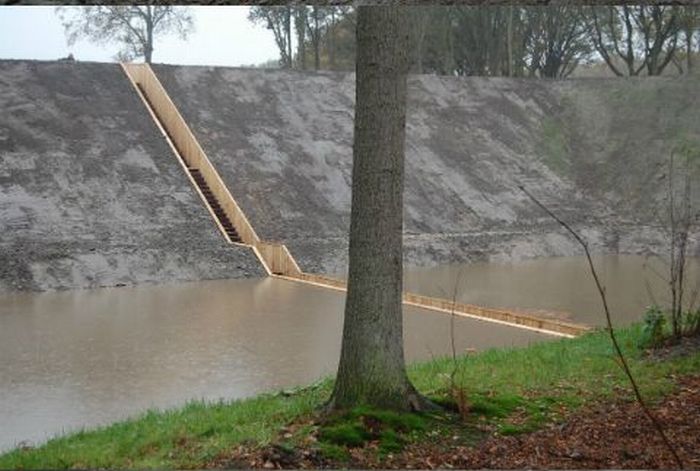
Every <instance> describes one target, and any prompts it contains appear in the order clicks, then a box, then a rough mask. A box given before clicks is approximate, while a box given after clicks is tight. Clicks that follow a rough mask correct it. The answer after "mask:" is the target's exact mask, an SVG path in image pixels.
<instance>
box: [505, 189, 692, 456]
mask: <svg viewBox="0 0 700 471" xmlns="http://www.w3.org/2000/svg"><path fill="white" fill-rule="evenodd" d="M518 188H520V190H521V191H522V192H523V193H525V194H526V195H527V196H528V197H529V198H530V199H531V200H532V201H533V202H534V203H535V204H536V205H537V206H539V207H540V208H541V209H542V210H543V211H544V212H545V213H547V214H548V215H549V216H550V217H551V218H552V219H554V220H555V221H557V222H558V223H559V224H560V225H561V226H562V227H563V228H564V229H566V230H567V231H568V232H569V234H571V235H572V236H573V238H574V239H576V241H577V242H578V243H579V245H581V247H582V248H583V251H584V252H585V253H586V259H587V260H588V267H589V268H590V270H591V275H592V276H593V280H594V281H595V285H596V287H597V288H598V293H599V294H600V299H601V301H602V302H603V309H604V311H605V320H606V322H607V326H608V333H609V334H610V340H611V341H612V344H613V347H614V349H615V352H616V354H617V356H618V358H619V359H620V365H621V366H622V369H623V371H624V372H625V375H626V376H627V378H628V379H629V382H630V384H631V385H632V389H633V390H634V395H635V397H636V398H637V402H638V403H639V405H640V406H641V407H642V410H643V411H644V414H645V415H646V416H647V417H648V418H649V420H650V421H651V423H652V424H653V425H654V427H655V428H656V431H657V432H658V433H659V436H660V437H661V439H662V440H663V442H664V444H665V445H666V448H668V450H669V452H670V453H671V455H673V459H674V460H675V461H676V465H677V466H678V468H679V469H683V462H682V461H681V459H680V457H679V456H678V453H677V452H676V450H675V448H673V445H671V442H670V441H669V439H668V437H667V436H666V433H665V432H664V429H663V427H662V426H661V423H659V421H658V420H656V417H654V415H653V414H652V413H651V411H650V410H649V408H648V407H647V405H646V402H644V399H643V398H642V395H641V393H640V391H639V387H638V386H637V382H636V381H635V379H634V376H633V375H632V371H631V370H630V368H629V365H628V364H627V360H626V359H625V356H624V354H623V353H622V349H621V348H620V345H619V343H618V341H617V337H616V335H615V330H614V329H613V325H612V318H611V316H610V309H609V308H608V300H607V297H606V296H605V288H604V287H603V285H602V283H601V282H600V278H598V273H597V272H596V269H595V266H594V265H593V259H592V258H591V252H590V251H589V250H588V244H587V243H586V241H585V240H583V238H582V237H581V236H580V235H579V234H578V233H577V232H576V231H575V230H574V229H572V228H571V226H569V225H568V224H567V223H566V222H564V221H563V220H562V219H560V218H559V217H558V216H557V215H556V214H554V213H553V212H552V211H550V210H549V208H547V207H546V206H545V205H544V204H542V203H540V201H539V200H538V199H537V198H535V197H534V196H533V195H532V194H531V193H530V192H529V191H527V190H526V189H525V187H524V186H522V185H518Z"/></svg>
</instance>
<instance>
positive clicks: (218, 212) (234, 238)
mask: <svg viewBox="0 0 700 471" xmlns="http://www.w3.org/2000/svg"><path fill="white" fill-rule="evenodd" d="M187 171H188V172H190V175H192V179H193V180H194V181H195V183H196V184H197V186H198V187H199V191H201V192H202V195H204V199H206V200H207V204H208V205H209V207H210V208H211V210H212V211H213V212H214V215H215V216H216V218H217V219H218V220H219V223H221V227H223V228H224V231H225V232H226V235H228V238H229V239H230V240H231V242H238V243H241V237H240V236H239V235H238V231H236V228H235V227H234V226H233V223H232V222H231V220H230V219H229V218H228V216H227V215H226V212H225V211H224V208H222V207H221V205H220V204H219V202H218V201H217V200H216V196H214V193H213V192H212V191H211V188H209V185H208V184H207V182H206V181H205V180H204V176H202V172H201V171H200V170H199V169H197V168H194V167H190V166H188V167H187Z"/></svg>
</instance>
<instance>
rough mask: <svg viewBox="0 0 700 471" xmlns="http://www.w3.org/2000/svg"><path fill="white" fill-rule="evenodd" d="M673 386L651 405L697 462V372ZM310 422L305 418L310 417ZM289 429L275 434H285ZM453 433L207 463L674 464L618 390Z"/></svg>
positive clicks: (235, 453) (239, 454)
mask: <svg viewBox="0 0 700 471" xmlns="http://www.w3.org/2000/svg"><path fill="white" fill-rule="evenodd" d="M676 380H677V387H676V389H675V390H674V391H673V392H672V393H670V394H668V395H666V396H665V397H664V398H663V399H662V400H660V401H658V402H657V403H655V404H653V405H652V406H651V410H652V412H653V414H654V415H655V416H656V417H657V419H658V420H659V421H660V423H661V424H662V426H663V427H664V429H665V431H666V434H667V435H668V437H669V439H670V441H671V443H673V444H674V446H675V448H676V451H677V453H678V455H679V456H680V458H681V460H682V461H683V465H684V467H685V468H686V469H700V376H685V377H680V378H676ZM297 425H298V426H301V424H297ZM307 425H308V424H307ZM292 429H293V427H292ZM292 429H289V428H288V429H285V430H284V431H283V432H282V435H281V436H280V440H281V439H282V438H283V437H287V438H288V437H290V436H291V433H290V431H293V430H292ZM454 438H455V437H451V436H441V437H437V438H430V439H425V440H421V441H419V442H415V443H411V444H409V445H407V446H406V447H405V448H404V449H403V450H402V451H401V452H399V453H395V454H388V455H386V456H385V457H384V459H379V458H378V453H377V446H376V444H373V443H371V442H370V443H369V444H368V445H367V446H365V447H362V448H351V449H350V450H349V451H350V459H349V461H334V460H329V459H327V458H325V457H324V456H322V455H321V454H320V453H319V451H318V447H317V446H315V438H314V437H313V436H309V437H308V439H307V440H306V441H305V443H306V444H305V445H304V446H302V447H301V448H293V449H290V448H289V447H285V446H280V445H277V444H273V445H270V446H267V447H264V448H255V447H250V446H246V445H242V446H239V447H238V448H236V449H234V450H231V451H230V453H228V454H227V455H226V456H220V457H219V458H217V459H216V460H215V461H213V462H212V463H210V464H209V465H210V467H246V468H247V467H250V468H267V469H282V468H284V469H287V468H384V469H402V468H407V469H411V468H413V469H434V468H469V469H477V468H479V469H483V468H489V469H494V468H495V469H515V468H517V469H600V468H618V469H619V468H624V469H642V468H645V469H651V468H653V469H674V468H677V465H676V463H675V461H674V460H673V458H672V456H671V454H670V453H669V451H668V449H667V448H666V447H665V445H664V443H663V441H662V439H661V438H660V436H659V435H658V434H657V432H656V431H655V429H654V428H653V427H652V425H651V423H650V422H649V420H648V419H647V417H646V416H645V415H644V413H643V411H642V409H641V408H640V407H639V405H638V404H637V403H636V402H633V401H631V400H629V399H622V398H618V399H615V400H612V401H609V402H600V403H597V404H595V405H592V406H588V407H586V408H584V409H580V410H578V411H576V412H574V413H570V414H568V415H566V416H565V417H564V419H563V420H562V421H560V422H558V423H556V424H550V425H547V426H546V427H545V428H543V429H540V430H538V431H536V432H532V433H525V434H520V435H515V436H499V435H497V434H495V433H493V432H491V433H489V434H488V435H487V436H486V438H484V439H482V440H480V441H477V442H476V444H474V445H472V446H470V445H467V444H464V441H463V440H460V441H459V442H458V443H459V444H458V445H455V444H454V443H456V442H454Z"/></svg>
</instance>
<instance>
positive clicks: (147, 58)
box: [143, 6, 153, 64]
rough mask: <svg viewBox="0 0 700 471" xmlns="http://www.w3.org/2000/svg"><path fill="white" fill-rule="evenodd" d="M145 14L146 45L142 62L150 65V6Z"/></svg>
mask: <svg viewBox="0 0 700 471" xmlns="http://www.w3.org/2000/svg"><path fill="white" fill-rule="evenodd" d="M146 12H147V13H146V44H144V48H143V60H144V62H146V64H150V63H151V59H152V58H153V13H152V11H151V7H150V6H148V7H147V10H146Z"/></svg>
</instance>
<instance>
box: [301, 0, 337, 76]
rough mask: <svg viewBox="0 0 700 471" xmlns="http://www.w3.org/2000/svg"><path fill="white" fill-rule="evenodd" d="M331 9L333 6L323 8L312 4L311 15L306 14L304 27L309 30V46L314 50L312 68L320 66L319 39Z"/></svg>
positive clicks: (317, 68)
mask: <svg viewBox="0 0 700 471" xmlns="http://www.w3.org/2000/svg"><path fill="white" fill-rule="evenodd" d="M332 9H333V7H330V8H324V7H320V6H318V5H314V6H313V7H311V15H307V17H306V29H307V30H308V32H309V37H310V39H311V47H312V48H313V51H314V69H316V70H319V69H320V68H321V39H322V36H323V32H324V30H325V29H326V26H325V22H326V19H327V15H328V14H332ZM331 34H332V33H331ZM329 49H330V48H329ZM329 56H330V54H329Z"/></svg>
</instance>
